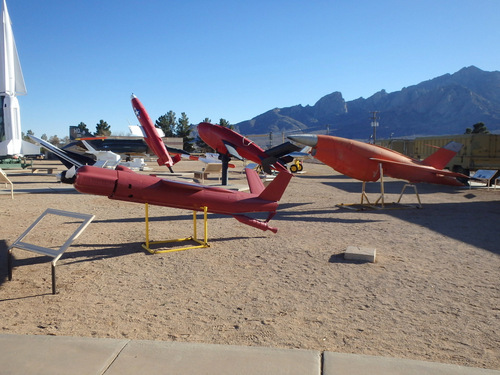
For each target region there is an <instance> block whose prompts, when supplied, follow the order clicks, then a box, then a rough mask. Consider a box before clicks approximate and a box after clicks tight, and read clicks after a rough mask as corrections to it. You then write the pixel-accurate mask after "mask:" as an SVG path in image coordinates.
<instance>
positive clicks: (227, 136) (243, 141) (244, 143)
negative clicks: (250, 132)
mask: <svg viewBox="0 0 500 375" xmlns="http://www.w3.org/2000/svg"><path fill="white" fill-rule="evenodd" d="M198 134H199V135H200V137H201V139H202V140H203V141H204V142H205V143H206V144H207V145H209V146H210V147H212V148H213V149H214V150H215V151H216V152H217V153H219V154H223V155H228V156H230V155H231V153H230V152H229V150H228V149H227V147H226V143H227V144H230V145H231V146H233V147H234V148H235V149H236V151H237V152H238V154H239V155H240V156H241V157H242V158H243V159H247V160H251V161H253V162H254V163H257V164H260V165H261V164H262V162H263V161H264V160H265V159H267V158H269V155H268V154H267V153H266V152H265V151H264V150H263V149H262V148H261V147H260V146H258V145H257V144H255V142H253V141H252V140H250V139H248V138H246V137H244V136H242V135H241V134H238V133H236V132H235V131H234V130H231V129H229V128H226V127H224V126H220V125H214V124H210V123H208V122H202V123H200V124H199V125H198ZM272 167H273V168H274V169H276V170H277V171H286V170H287V169H286V167H284V166H283V165H281V164H280V163H278V162H277V161H276V162H275V163H273V165H272Z"/></svg>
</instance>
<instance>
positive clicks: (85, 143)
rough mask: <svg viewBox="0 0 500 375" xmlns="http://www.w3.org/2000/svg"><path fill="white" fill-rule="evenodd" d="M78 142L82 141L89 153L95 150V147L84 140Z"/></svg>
mask: <svg viewBox="0 0 500 375" xmlns="http://www.w3.org/2000/svg"><path fill="white" fill-rule="evenodd" d="M80 142H82V143H83V145H84V146H85V147H86V148H87V151H89V152H90V153H92V152H96V151H97V150H96V149H95V148H93V147H92V146H91V145H90V143H88V142H87V141H86V140H84V139H82V140H81V141H80Z"/></svg>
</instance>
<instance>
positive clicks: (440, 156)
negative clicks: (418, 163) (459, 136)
mask: <svg viewBox="0 0 500 375" xmlns="http://www.w3.org/2000/svg"><path fill="white" fill-rule="evenodd" d="M462 146H463V145H462V144H460V143H457V142H450V143H448V144H447V145H445V146H444V147H441V148H440V149H439V150H437V151H436V152H435V153H433V154H432V155H430V156H428V157H426V158H425V159H424V160H423V161H422V163H423V164H424V165H428V166H431V167H434V168H437V169H443V168H444V167H445V166H446V164H448V163H449V162H450V160H451V159H453V157H454V156H455V155H456V154H457V152H459V151H460V150H461V149H462Z"/></svg>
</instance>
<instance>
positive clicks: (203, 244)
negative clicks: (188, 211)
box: [142, 203, 210, 254]
mask: <svg viewBox="0 0 500 375" xmlns="http://www.w3.org/2000/svg"><path fill="white" fill-rule="evenodd" d="M145 211H146V214H145V219H146V242H145V243H144V244H142V247H143V248H144V249H146V250H147V251H149V252H150V253H151V254H159V253H172V252H174V251H183V250H191V249H200V248H203V247H210V245H209V244H208V240H207V237H208V233H207V229H208V225H207V207H206V206H204V207H203V229H204V235H203V240H199V239H198V238H197V237H198V236H197V225H196V211H193V236H192V237H186V238H178V239H173V240H164V241H150V240H149V205H148V204H147V203H146V204H145ZM184 241H194V242H196V243H197V244H198V245H193V246H185V247H180V248H173V249H170V248H169V249H163V250H161V249H160V250H154V249H151V247H150V245H158V244H166V243H176V242H184Z"/></svg>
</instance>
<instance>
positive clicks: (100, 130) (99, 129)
mask: <svg viewBox="0 0 500 375" xmlns="http://www.w3.org/2000/svg"><path fill="white" fill-rule="evenodd" d="M110 128H111V126H109V125H108V123H107V122H106V121H104V120H100V121H99V122H98V123H97V125H96V126H95V135H96V136H98V137H103V136H104V137H106V136H109V135H111V130H110Z"/></svg>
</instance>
